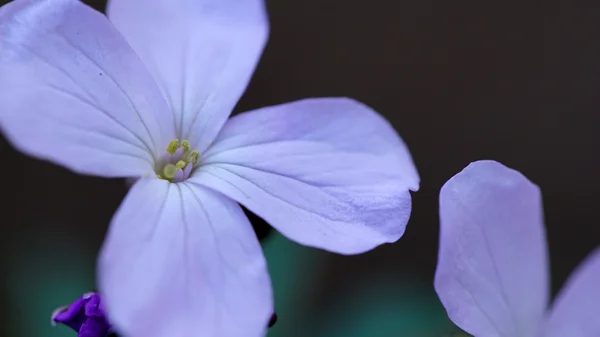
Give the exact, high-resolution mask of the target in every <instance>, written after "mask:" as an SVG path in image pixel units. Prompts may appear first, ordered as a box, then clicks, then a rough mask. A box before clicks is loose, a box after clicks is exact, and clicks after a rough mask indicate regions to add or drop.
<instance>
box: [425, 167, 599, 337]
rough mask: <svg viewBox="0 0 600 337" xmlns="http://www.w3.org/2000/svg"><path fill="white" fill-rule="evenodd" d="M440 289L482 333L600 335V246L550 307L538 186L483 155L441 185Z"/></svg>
mask: <svg viewBox="0 0 600 337" xmlns="http://www.w3.org/2000/svg"><path fill="white" fill-rule="evenodd" d="M440 227H441V230H440V231H441V232H440V249H439V257H438V265H437V270H436V275H435V289H436V291H437V293H438V296H439V298H440V300H441V301H442V304H443V305H444V307H445V308H446V311H447V312H448V316H449V317H450V319H451V320H452V321H453V322H454V323H456V325H458V326H459V327H460V328H462V329H463V330H465V331H466V332H468V333H470V334H472V335H474V336H476V337H565V336H568V337H597V336H600V320H599V319H598V313H599V312H600V249H599V248H597V249H595V250H594V251H593V252H592V253H591V254H590V255H589V256H588V257H587V259H586V260H585V261H584V262H583V263H582V264H581V265H580V266H579V267H578V268H577V269H576V270H575V272H574V273H573V274H572V275H571V277H570V279H569V280H568V281H567V282H566V285H565V286H564V287H563V289H562V291H561V292H560V293H559V294H558V296H557V298H556V299H555V300H554V303H553V305H552V308H551V310H549V311H547V307H548V300H549V275H548V273H549V271H548V249H547V247H546V238H545V231H544V223H543V210H542V199H541V195H540V190H539V188H538V187H537V186H536V185H534V184H533V183H531V182H530V181H529V180H527V178H525V177H524V176H523V175H522V174H521V173H519V172H517V171H515V170H512V169H510V168H507V167H505V166H503V165H502V164H499V163H497V162H494V161H478V162H474V163H472V164H471V165H469V166H468V167H467V168H465V169H464V170H463V171H462V172H460V173H458V174H457V175H455V176H454V177H452V178H451V179H450V180H448V182H447V183H446V184H445V185H444V187H442V190H441V192H440Z"/></svg>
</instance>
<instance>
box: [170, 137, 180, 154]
mask: <svg viewBox="0 0 600 337" xmlns="http://www.w3.org/2000/svg"><path fill="white" fill-rule="evenodd" d="M178 148H179V139H177V138H175V139H173V140H172V141H171V142H170V143H169V146H167V152H169V153H170V154H171V155H174V154H175V151H177V149H178Z"/></svg>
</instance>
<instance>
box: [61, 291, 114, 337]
mask: <svg viewBox="0 0 600 337" xmlns="http://www.w3.org/2000/svg"><path fill="white" fill-rule="evenodd" d="M51 322H52V324H53V325H54V324H57V323H61V324H64V325H66V326H68V327H70V328H71V329H73V330H75V331H77V337H106V336H108V334H109V333H110V332H111V331H112V327H111V325H110V323H109V321H108V319H107V317H106V313H105V311H104V303H103V302H102V299H101V298H100V295H98V294H97V293H96V292H89V293H86V294H83V296H81V297H80V298H78V299H77V300H75V302H73V303H72V304H70V305H66V306H63V307H60V308H58V309H56V310H54V312H53V313H52V318H51Z"/></svg>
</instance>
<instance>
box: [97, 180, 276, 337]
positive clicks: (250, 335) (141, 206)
mask: <svg viewBox="0 0 600 337" xmlns="http://www.w3.org/2000/svg"><path fill="white" fill-rule="evenodd" d="M99 284H100V287H101V291H102V292H103V295H104V304H105V309H106V311H107V312H108V314H109V318H110V320H111V322H112V323H113V326H115V330H117V331H120V332H122V333H123V335H125V336H132V337H137V336H143V337H164V336H169V337H188V336H191V335H198V336H200V335H201V336H206V337H213V336H215V337H217V336H227V337H242V336H244V337H261V336H262V334H263V332H264V330H265V329H266V327H267V323H268V321H269V318H270V316H271V314H272V313H273V304H272V298H271V285H270V281H269V276H268V274H267V269H266V263H265V260H264V257H263V254H262V250H261V247H260V244H259V243H258V240H257V239H256V237H255V235H254V233H253V231H252V227H251V225H250V223H248V220H247V218H246V217H245V215H244V213H243V212H242V210H241V208H240V206H239V205H238V204H237V203H235V202H234V201H232V200H230V199H227V198H225V197H224V196H222V195H221V194H218V193H216V192H213V191H211V190H209V189H206V188H203V187H199V186H189V185H187V184H184V183H180V184H172V183H168V182H166V181H164V180H159V179H153V178H152V179H150V178H148V179H141V180H139V181H138V182H137V183H135V184H134V185H133V187H132V189H131V190H130V192H129V194H128V196H127V197H126V199H125V201H124V202H123V204H122V205H121V208H120V209H119V210H118V211H117V213H116V215H115V218H114V219H113V222H112V224H111V227H110V230H109V233H108V236H107V239H106V242H105V243H104V247H103V249H102V252H101V256H100V261H99Z"/></svg>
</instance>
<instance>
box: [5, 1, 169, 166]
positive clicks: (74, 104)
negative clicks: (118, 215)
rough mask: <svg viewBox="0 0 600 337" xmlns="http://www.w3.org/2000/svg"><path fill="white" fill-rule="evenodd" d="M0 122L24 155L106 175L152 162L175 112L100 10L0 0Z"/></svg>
mask: <svg viewBox="0 0 600 337" xmlns="http://www.w3.org/2000/svg"><path fill="white" fill-rule="evenodd" d="M0 49H1V52H0V126H1V128H2V129H3V132H4V133H5V135H6V136H7V137H8V139H9V140H10V141H11V142H12V144H13V145H14V146H15V147H17V148H18V149H20V150H21V151H23V152H26V153H28V154H30V155H33V156H36V157H39V158H43V159H47V160H50V161H53V162H55V163H57V164H60V165H64V166H66V167H68V168H70V169H72V170H74V171H76V172H80V173H85V174H94V175H100V176H108V177H119V176H139V175H143V174H146V173H151V172H153V167H152V165H153V153H155V152H156V151H155V150H156V149H157V146H160V147H161V148H162V146H166V145H164V140H163V138H171V139H172V138H173V135H174V133H173V131H174V130H172V127H171V128H170V131H167V132H165V134H161V129H160V127H161V126H162V125H161V124H164V123H167V125H169V126H172V125H173V122H172V121H170V122H166V121H167V120H172V115H171V113H170V112H169V110H168V105H167V103H166V101H165V100H164V98H163V97H162V96H161V94H160V89H159V88H158V86H157V85H156V83H155V82H154V80H153V79H152V76H151V75H150V73H149V72H148V71H147V69H146V68H145V66H144V65H143V63H142V62H141V61H140V60H139V58H138V57H137V56H136V55H135V53H134V52H133V50H132V49H131V48H130V47H129V45H128V44H127V42H126V41H125V39H124V38H123V37H122V36H121V35H120V33H119V32H118V31H117V30H116V29H115V28H114V27H113V26H112V25H111V23H110V22H109V21H108V20H107V19H106V17H104V16H103V15H102V14H100V13H98V12H96V11H95V10H93V9H91V8H89V7H88V6H86V5H84V4H83V3H81V2H79V1H73V0H47V1H35V0H16V1H13V2H10V3H8V4H7V5H5V6H3V7H2V8H0Z"/></svg>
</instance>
